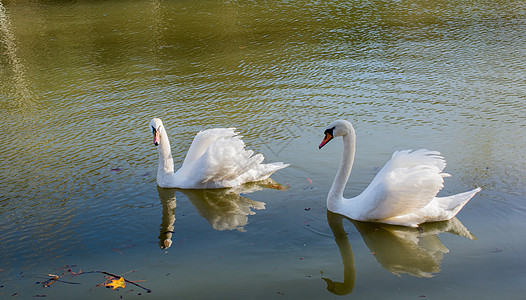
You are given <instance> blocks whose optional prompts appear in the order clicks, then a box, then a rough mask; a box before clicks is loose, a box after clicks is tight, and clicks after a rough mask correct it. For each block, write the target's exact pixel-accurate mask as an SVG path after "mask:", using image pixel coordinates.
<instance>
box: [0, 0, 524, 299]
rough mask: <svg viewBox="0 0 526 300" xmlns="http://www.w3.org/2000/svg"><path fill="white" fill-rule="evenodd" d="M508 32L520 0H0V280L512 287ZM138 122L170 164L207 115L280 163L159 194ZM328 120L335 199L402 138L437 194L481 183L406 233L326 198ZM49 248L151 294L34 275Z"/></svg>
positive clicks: (515, 179)
mask: <svg viewBox="0 0 526 300" xmlns="http://www.w3.org/2000/svg"><path fill="white" fill-rule="evenodd" d="M525 32H526V6H525V4H524V3H523V2H521V1H498V2H488V1H434V2H428V1H403V2H402V1H332V2H330V3H324V2H318V1H278V2H270V3H269V2H267V1H154V0H151V1H117V0H114V1H30V0H23V1H20V0H18V1H1V2H0V66H1V68H0V137H1V143H0V158H1V159H0V170H1V172H0V185H1V190H0V296H2V297H8V296H11V295H14V294H17V295H19V296H22V297H24V298H28V297H31V296H35V295H47V296H48V297H52V298H59V297H68V296H71V297H73V296H74V297H77V298H78V297H80V298H94V297H100V298H115V297H118V296H123V297H138V294H139V293H141V294H142V295H141V297H147V296H150V297H161V296H170V297H175V296H176V297H180V298H185V299H187V298H219V299H223V298H224V299H231V298H233V297H237V298H239V297H242V298H255V299H262V298H265V299H266V298H274V297H275V298H278V297H287V298H311V299H319V298H330V297H331V296H334V295H335V294H346V295H350V296H349V297H355V298H362V299H372V298H374V299H381V298H389V299H393V298H395V299H408V298H419V297H424V296H425V297H428V298H431V297H434V298H437V299H444V298H466V297H470V298H478V299H495V298H497V297H502V298H506V299H519V297H520V296H521V295H524V293H525V292H526V289H525V288H524V282H525V280H526V273H525V271H524V270H526V259H525V256H524V251H523V249H524V247H525V246H526V238H525V235H524V234H523V230H522V228H524V226H525V225H526V221H525V220H526V205H525V203H526V202H525V201H524V200H525V197H526V188H525V186H526V181H525V178H526V159H525V156H524V149H525V146H526V138H525V135H524V134H523V132H524V131H525V129H526V117H525V113H524V103H526V102H525V101H526V82H525V80H524V74H526V63H525V59H524V58H525V57H526V50H525V49H526V35H525ZM153 117H159V118H162V119H163V121H164V124H165V126H166V127H167V130H168V134H169V137H170V139H171V143H172V151H173V155H174V160H175V163H176V167H177V166H179V165H180V164H181V163H182V160H183V159H184V155H185V151H186V150H187V149H188V147H189V145H190V143H191V141H192V138H193V136H194V135H195V134H196V132H198V131H199V130H201V129H205V128H211V127H219V126H220V127H236V128H238V131H239V132H240V133H241V134H242V135H243V139H244V141H245V142H246V144H247V146H248V147H249V148H250V149H254V150H256V151H257V152H261V153H263V154H264V155H265V157H266V160H267V161H284V162H286V163H290V164H291V166H290V167H288V168H287V169H284V170H281V171H279V172H278V173H276V174H275V175H274V176H273V177H272V178H273V179H274V180H275V182H276V183H270V186H269V183H266V184H267V185H266V186H265V184H263V185H251V186H248V187H243V189H240V190H235V191H213V192H189V191H181V190H163V189H158V188H157V186H156V183H155V172H156V167H157V166H156V163H157V157H156V155H157V154H156V150H155V147H154V146H153V145H152V142H151V137H150V132H149V129H148V126H147V125H148V122H149V121H150V119H151V118H153ZM336 118H345V119H347V120H350V121H351V122H353V124H354V126H355V128H356V130H357V134H358V145H357V155H356V163H355V165H354V169H353V172H352V175H351V178H350V182H349V184H348V186H347V189H346V196H347V197H351V196H354V195H357V194H358V193H360V192H361V191H362V190H363V189H364V188H365V187H366V186H367V184H368V183H369V182H370V181H371V180H372V178H373V177H374V175H375V174H376V172H378V170H379V168H381V167H382V166H383V164H384V163H385V162H386V161H387V160H388V159H389V158H390V155H391V153H392V152H393V151H395V150H400V149H417V148H428V149H432V150H438V151H440V152H442V154H443V155H444V156H445V157H446V159H447V161H448V166H447V168H446V171H447V172H448V173H451V174H452V175H453V176H452V177H451V178H447V179H446V183H445V188H444V189H443V190H442V192H441V193H442V195H451V194H454V193H458V192H462V191H465V190H469V189H472V188H474V187H477V186H480V187H482V188H483V190H482V192H481V193H479V194H477V196H476V197H475V198H473V199H472V200H471V201H470V202H469V203H468V205H467V206H466V207H465V208H464V209H463V210H462V211H461V212H460V213H459V215H458V218H456V219H454V220H453V221H451V222H445V223H439V224H431V225H430V226H427V227H425V226H424V232H419V231H417V230H412V229H406V228H399V227H393V226H384V225H378V224H367V223H356V222H352V221H351V220H348V219H345V218H341V217H339V216H334V215H331V214H327V211H326V206H325V199H326V194H327V192H328V188H329V186H330V184H331V181H332V179H333V176H334V174H335V173H336V169H337V167H338V163H339V156H340V153H341V142H340V141H334V142H331V144H329V145H328V146H327V147H325V148H324V149H323V150H318V149H317V145H318V144H319V142H320V141H321V138H322V133H323V130H324V128H325V126H326V125H327V124H328V123H329V122H330V121H332V120H334V119H336ZM276 186H278V187H280V188H279V189H276ZM269 187H270V188H269ZM167 246H169V247H167ZM66 265H69V266H75V267H73V269H74V271H75V272H77V269H81V270H82V271H95V270H99V271H107V272H111V273H114V274H124V273H126V272H130V271H135V272H133V273H127V275H124V276H125V277H127V278H129V279H130V280H146V281H145V282H142V283H141V284H143V285H144V286H146V287H148V288H150V289H151V290H152V291H153V292H152V294H149V295H147V294H146V293H145V292H144V291H141V290H140V289H137V288H133V287H131V286H130V285H128V286H127V288H126V289H121V290H119V291H112V290H108V289H104V288H102V287H99V288H94V287H95V286H96V285H98V284H100V283H102V282H103V281H104V278H103V277H102V276H101V274H96V273H91V274H84V275H81V276H77V277H74V278H70V279H69V280H70V281H72V282H77V283H81V284H80V285H72V284H67V283H60V282H57V283H55V284H53V285H52V286H51V287H50V288H43V287H42V285H41V284H39V283H38V282H41V281H42V280H45V279H47V278H48V276H47V274H49V273H52V274H55V273H60V272H62V271H63V269H61V268H63V267H64V266H66Z"/></svg>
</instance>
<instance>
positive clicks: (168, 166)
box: [150, 118, 288, 189]
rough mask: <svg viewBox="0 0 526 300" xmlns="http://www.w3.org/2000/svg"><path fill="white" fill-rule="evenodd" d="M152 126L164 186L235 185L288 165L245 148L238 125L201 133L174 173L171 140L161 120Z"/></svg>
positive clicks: (152, 121)
mask: <svg viewBox="0 0 526 300" xmlns="http://www.w3.org/2000/svg"><path fill="white" fill-rule="evenodd" d="M150 129H151V131H152V133H153V139H154V144H155V145H156V146H157V150H158V152H159V166H158V169H157V185H159V186H160V187H162V188H181V189H205V188H227V187H235V186H238V185H241V184H244V183H247V182H252V181H260V180H264V179H267V178H268V177H269V176H270V175H271V174H272V173H274V172H276V171H277V170H279V169H283V168H285V167H287V166H288V164H284V163H282V162H276V163H269V164H262V162H263V160H264V157H263V155H262V154H256V155H253V154H254V151H252V150H248V151H247V150H245V143H243V141H242V140H241V137H240V136H238V135H237V134H236V132H235V128H214V129H208V130H203V131H201V132H199V133H197V135H196V136H195V137H194V140H193V142H192V144H191V145H190V148H189V149H188V152H187V154H186V157H185V159H184V162H183V165H182V166H181V168H180V169H179V170H177V172H174V162H173V158H172V153H171V148H170V142H169V140H168V135H167V133H166V129H165V128H164V125H163V122H162V121H161V119H158V118H154V119H152V120H151V122H150Z"/></svg>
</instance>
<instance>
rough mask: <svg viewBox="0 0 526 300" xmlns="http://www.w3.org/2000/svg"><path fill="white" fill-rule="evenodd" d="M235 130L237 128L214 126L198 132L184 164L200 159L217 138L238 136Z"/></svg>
mask: <svg viewBox="0 0 526 300" xmlns="http://www.w3.org/2000/svg"><path fill="white" fill-rule="evenodd" d="M235 130H236V129H235V128H213V129H207V130H202V131H200V132H198V133H197V134H196V135H195V137H194V140H193V141H192V144H191V145H190V148H189V149H188V152H187V153H186V157H185V159H184V162H183V166H184V165H185V164H191V163H192V162H194V161H196V160H198V159H199V158H200V157H201V156H203V154H205V152H206V151H207V150H208V147H210V145H212V144H213V143H214V142H216V141H217V140H219V139H222V138H232V137H234V136H236V132H235Z"/></svg>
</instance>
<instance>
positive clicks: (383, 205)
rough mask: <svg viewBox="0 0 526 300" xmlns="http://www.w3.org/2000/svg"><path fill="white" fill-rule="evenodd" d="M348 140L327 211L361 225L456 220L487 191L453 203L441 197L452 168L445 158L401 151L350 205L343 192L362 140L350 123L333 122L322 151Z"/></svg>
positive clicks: (454, 199) (457, 197) (466, 194)
mask: <svg viewBox="0 0 526 300" xmlns="http://www.w3.org/2000/svg"><path fill="white" fill-rule="evenodd" d="M338 136H341V137H343V155H342V159H341V163H340V168H339V169H338V173H337V174H336V178H335V179H334V182H333V183H332V186H331V189H330V191H329V195H328V196H327V209H328V210H330V211H332V212H335V213H338V214H342V215H345V216H347V217H349V218H351V219H354V220H358V221H369V222H382V223H387V224H393V225H403V226H412V227H417V226H418V224H421V223H424V222H436V221H444V220H449V219H451V218H453V217H454V216H455V215H456V214H457V213H458V212H459V211H460V209H462V207H464V205H465V204H466V203H467V202H468V201H469V199H471V198H472V197H473V196H474V195H475V194H476V193H477V192H479V191H480V190H481V189H480V188H476V189H474V190H471V191H469V192H464V193H460V194H456V195H452V196H448V197H440V198H439V197H436V194H437V193H438V191H439V190H440V189H442V187H443V186H444V185H443V182H444V179H443V177H449V176H450V175H449V174H447V173H442V170H443V169H444V167H445V166H446V162H445V160H444V158H443V157H442V156H440V153H439V152H436V151H429V150H425V149H421V150H417V151H411V150H403V151H396V152H395V153H394V154H393V156H392V158H391V160H390V161H388V162H387V163H386V164H385V166H384V167H383V168H382V169H381V170H380V172H379V173H378V174H377V175H376V177H375V178H374V179H373V181H372V182H371V184H370V185H369V186H368V187H367V188H366V189H365V190H364V191H363V192H362V193H361V194H360V195H358V196H356V197H354V198H351V199H345V198H344V197H343V190H344V188H345V184H346V183H347V180H348V179H349V175H350V174H351V169H352V165H353V162H354V153H355V144H356V134H355V132H354V128H353V127H352V124H351V123H350V122H348V121H345V120H338V121H334V122H332V123H331V124H330V125H329V126H328V127H327V129H326V130H325V138H324V139H323V141H322V142H321V144H320V146H319V148H320V149H321V148H322V147H323V146H324V145H325V144H327V143H328V142H329V141H330V140H331V139H332V138H333V137H338Z"/></svg>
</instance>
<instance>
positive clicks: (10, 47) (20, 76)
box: [0, 2, 31, 105]
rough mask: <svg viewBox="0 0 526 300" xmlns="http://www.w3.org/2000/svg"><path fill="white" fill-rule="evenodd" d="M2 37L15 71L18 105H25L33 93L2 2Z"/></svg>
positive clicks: (0, 35) (0, 21)
mask: <svg viewBox="0 0 526 300" xmlns="http://www.w3.org/2000/svg"><path fill="white" fill-rule="evenodd" d="M0 37H3V38H2V39H1V40H0V42H1V43H2V44H4V46H5V47H6V51H5V54H6V56H7V58H8V59H9V63H10V64H11V67H12V69H13V73H14V76H13V80H12V83H13V84H14V87H15V91H14V92H15V94H16V96H17V97H18V98H19V99H18V102H17V103H18V104H21V105H23V104H24V103H25V101H29V100H30V98H31V92H30V91H29V89H28V85H27V83H26V79H25V71H24V66H23V65H22V63H21V62H20V60H19V59H18V56H17V44H16V40H15V36H14V35H13V31H12V28H11V22H10V21H9V16H8V14H7V11H6V9H5V7H4V5H3V4H2V2H0ZM20 100H23V101H20Z"/></svg>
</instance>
